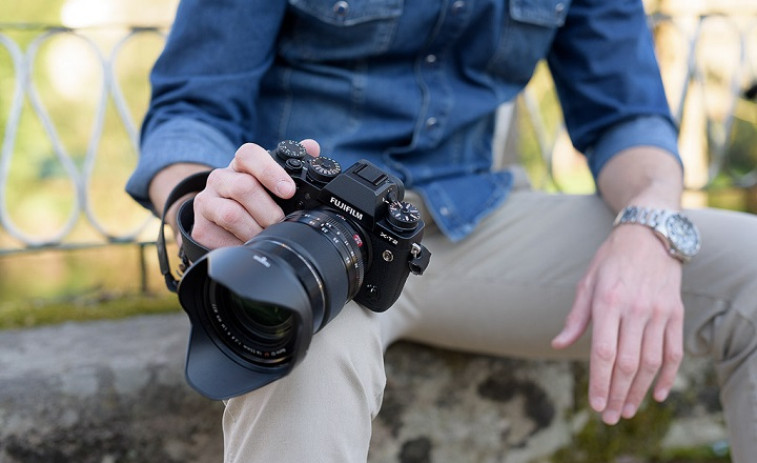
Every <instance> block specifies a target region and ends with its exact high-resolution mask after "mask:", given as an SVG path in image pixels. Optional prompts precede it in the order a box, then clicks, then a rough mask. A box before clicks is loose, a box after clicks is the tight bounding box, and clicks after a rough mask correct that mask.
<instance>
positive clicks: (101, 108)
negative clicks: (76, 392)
mask: <svg viewBox="0 0 757 463" xmlns="http://www.w3.org/2000/svg"><path fill="white" fill-rule="evenodd" d="M650 21H651V24H652V25H653V27H655V28H657V27H659V26H661V25H669V26H672V30H674V31H676V34H678V35H679V36H680V38H681V41H682V43H683V44H684V45H683V49H682V50H681V53H684V54H685V56H686V58H685V60H684V62H685V67H686V69H684V70H683V72H681V73H680V76H681V77H680V80H681V82H679V83H678V84H677V85H675V89H674V91H676V92H678V95H677V96H676V97H675V98H674V99H673V101H672V105H673V110H674V114H675V117H676V118H677V120H678V121H679V122H685V119H686V117H687V114H688V110H689V109H690V108H689V106H690V105H691V101H693V99H692V92H699V93H702V94H704V93H706V92H708V91H709V89H710V86H711V85H712V84H710V83H708V79H709V78H710V77H711V74H712V73H713V72H714V71H713V69H712V68H711V66H713V65H714V66H717V65H718V63H714V64H713V63H711V62H709V61H708V60H707V59H704V58H703V56H704V55H703V53H702V50H703V47H704V45H705V43H704V42H705V38H706V37H707V31H708V29H709V28H710V27H711V24H713V23H714V22H717V21H721V22H722V21H726V22H728V23H729V24H732V27H730V28H729V30H730V31H732V33H733V34H734V39H733V44H734V45H733V46H735V47H736V48H737V54H738V56H739V58H738V62H736V63H730V64H729V67H730V68H731V71H730V72H731V76H730V77H729V81H728V82H725V83H724V82H720V83H719V84H718V85H719V86H720V87H722V86H723V85H725V86H726V87H727V89H728V90H727V91H726V92H725V93H724V94H727V95H728V97H727V98H728V101H719V102H718V104H719V107H720V108H721V111H719V112H718V113H717V114H715V112H714V111H710V108H708V107H707V104H708V103H707V101H709V100H708V98H706V96H705V97H702V98H700V100H701V101H704V106H702V107H701V108H699V109H700V110H701V111H702V112H704V118H705V121H706V123H705V127H704V130H705V132H706V136H707V137H706V138H707V145H708V146H707V164H708V169H709V170H708V172H707V178H708V179H714V178H715V176H716V175H717V174H718V173H723V172H725V173H726V175H727V176H729V178H730V182H731V183H732V184H733V185H734V186H737V187H753V186H755V185H756V184H757V169H752V170H751V171H749V172H748V173H746V174H744V173H740V174H738V175H736V174H735V173H731V172H728V162H727V161H728V160H727V156H726V155H727V148H728V146H729V142H730V133H731V126H732V123H733V120H734V117H735V116H736V113H737V109H738V108H739V107H740V105H743V104H747V105H749V104H751V105H752V106H751V108H752V110H753V111H754V114H753V115H752V116H749V115H747V116H746V118H747V119H749V118H750V117H753V119H749V120H752V121H753V122H754V123H755V124H756V125H757V109H754V108H755V106H754V104H753V103H748V102H746V101H747V99H746V98H745V97H744V94H745V90H746V89H747V87H749V86H750V85H752V84H754V83H755V82H757V49H755V47H757V40H755V39H754V38H755V37H757V18H755V17H751V18H749V19H748V20H744V18H740V19H737V18H731V17H725V16H719V15H717V16H716V15H708V16H699V17H696V18H694V20H693V21H692V20H691V18H689V20H688V21H683V20H680V18H673V17H670V16H663V15H653V16H650ZM24 28H27V29H32V30H36V31H37V32H36V35H35V36H34V37H33V39H32V40H31V41H30V42H29V44H28V46H27V47H26V48H25V49H22V47H21V46H20V45H19V44H18V43H17V42H16V41H15V40H14V39H13V38H12V37H11V35H10V34H8V31H10V30H19V29H24ZM119 30H123V34H122V35H121V36H120V38H119V39H118V41H117V43H116V44H115V46H113V47H112V49H111V51H110V53H109V54H105V53H103V52H102V51H101V48H100V46H99V45H98V44H97V43H95V41H93V40H92V39H91V38H89V37H88V36H87V35H86V34H82V33H81V31H79V30H75V29H71V28H63V27H39V26H31V27H30V26H26V25H19V24H0V51H2V49H4V50H5V52H6V53H7V54H8V55H9V56H10V61H11V63H12V73H13V76H14V80H15V87H14V89H13V91H12V94H11V95H0V99H2V100H5V101H10V105H9V111H8V114H7V118H6V122H5V127H4V132H3V136H2V145H1V147H0V232H3V231H4V232H5V233H7V234H8V235H10V236H11V237H13V238H14V239H15V240H16V241H17V242H18V243H20V245H18V246H10V247H8V246H6V247H5V248H4V247H3V245H2V243H1V242H0V255H3V254H11V253H18V252H27V251H30V250H35V249H40V248H51V247H52V248H66V247H70V246H72V245H71V244H70V243H69V242H67V238H69V235H70V234H71V232H72V230H73V229H74V227H75V226H76V224H77V222H78V221H80V220H81V218H82V217H84V218H85V219H86V220H85V221H86V223H87V224H88V225H89V226H90V227H91V228H92V229H93V230H94V231H95V232H96V234H97V235H98V236H99V237H100V239H98V240H94V241H92V242H91V243H78V244H76V245H75V246H90V245H91V246H95V245H102V244H104V243H105V244H107V243H133V244H139V243H140V239H139V238H138V237H139V235H140V233H141V231H142V230H143V228H144V225H142V226H139V227H137V228H136V229H132V230H127V231H126V232H123V233H113V232H111V231H109V230H108V229H107V227H106V226H105V225H104V224H103V223H102V221H101V219H100V218H99V217H98V215H97V214H96V213H95V212H94V211H93V209H92V207H91V201H90V198H88V194H87V192H88V186H89V184H90V182H91V181H92V175H93V166H94V164H95V162H96V160H97V159H98V156H99V150H98V146H99V145H100V141H101V139H102V138H103V136H104V131H103V127H104V124H103V121H104V119H105V112H106V105H107V104H108V102H109V101H112V102H113V104H114V105H115V108H116V112H117V114H118V117H119V118H120V122H121V124H122V125H123V127H124V129H125V131H126V133H127V134H128V138H129V140H130V143H131V145H132V146H131V148H132V149H133V151H134V152H135V155H136V151H137V137H138V129H137V124H136V123H135V121H134V120H133V119H132V116H131V114H130V112H129V110H128V108H127V104H126V100H125V96H124V94H123V89H122V88H121V86H120V85H119V82H118V80H117V79H116V78H115V71H114V63H115V62H116V61H117V59H118V56H119V54H120V53H121V52H122V50H123V47H124V45H125V44H127V43H128V42H130V41H131V40H133V39H134V38H135V37H137V36H141V35H142V34H158V35H160V36H163V35H164V34H165V30H166V28H162V27H128V28H120V29H119ZM61 35H65V36H70V37H73V38H75V39H76V40H79V41H81V43H83V44H84V45H85V46H86V47H88V48H89V49H90V50H91V51H92V53H93V54H94V55H95V56H96V57H97V60H98V62H99V66H100V71H101V75H102V79H101V82H100V87H99V96H98V102H97V107H96V111H95V119H94V124H93V126H92V129H91V132H90V133H89V137H88V140H87V143H86V145H87V150H86V154H85V157H84V161H83V163H78V164H77V162H75V161H74V160H73V158H72V156H71V154H70V153H69V152H68V151H67V149H66V147H65V146H64V144H63V143H62V142H61V139H60V136H59V133H58V128H57V127H56V124H55V123H54V122H53V119H52V118H51V117H50V114H49V112H48V109H47V107H46V106H45V104H44V103H43V101H42V100H41V98H40V96H39V92H38V89H37V86H36V84H35V81H34V77H33V76H34V71H35V66H36V65H37V64H36V63H37V62H38V54H39V50H40V47H42V46H43V45H44V44H45V43H47V42H48V41H50V40H51V39H53V38H55V37H59V36H61ZM721 80H722V79H721ZM522 98H523V102H524V103H525V104H524V105H523V106H524V107H525V108H526V111H525V112H526V114H525V115H523V114H521V115H520V117H527V118H528V120H529V121H530V123H531V124H532V126H533V127H534V129H535V133H536V135H537V138H538V144H539V147H540V151H541V154H542V157H543V159H544V162H545V167H546V170H547V172H548V174H547V175H551V170H550V169H551V166H552V155H553V152H554V146H555V140H556V139H557V135H556V133H555V131H554V130H552V129H549V128H547V127H546V124H545V123H544V118H543V117H542V115H541V113H540V111H539V109H538V108H539V105H538V100H539V98H540V95H537V94H536V93H535V91H534V90H533V89H531V88H529V89H527V91H525V92H524V93H523V94H522ZM24 101H28V102H29V107H30V108H31V110H32V111H33V112H34V113H35V115H36V117H37V118H38V119H39V121H40V122H41V125H42V129H43V135H44V137H46V138H47V139H48V140H49V142H50V145H51V146H52V151H53V152H54V155H55V157H56V159H57V160H58V162H60V164H61V166H62V168H63V170H64V171H65V175H66V176H67V177H68V178H69V180H70V181H71V182H72V184H73V185H74V195H75V199H74V202H75V207H73V208H72V210H71V211H70V214H69V215H68V218H67V219H66V220H65V223H63V225H62V226H61V227H60V228H59V229H57V230H55V231H54V232H53V233H52V234H50V235H49V236H46V237H44V238H39V237H37V236H33V235H31V234H30V233H28V232H26V231H25V230H23V229H22V228H21V227H19V226H18V225H17V224H16V222H15V221H14V219H13V217H12V216H11V215H10V214H9V213H8V209H9V207H8V206H9V205H8V195H7V185H8V179H9V175H10V171H11V169H10V166H11V163H12V162H13V161H14V156H18V155H19V154H18V153H17V152H16V150H14V147H15V145H16V141H17V135H18V129H19V123H20V121H21V114H22V111H23V107H24ZM723 107H725V108H726V109H725V110H722V108H723ZM747 108H750V107H749V106H747ZM0 120H1V119H0ZM558 130H559V129H558ZM708 186H709V183H708V182H705V183H704V184H702V185H697V186H695V188H698V189H701V188H707V187H708ZM148 221H149V219H148ZM142 244H144V243H142Z"/></svg>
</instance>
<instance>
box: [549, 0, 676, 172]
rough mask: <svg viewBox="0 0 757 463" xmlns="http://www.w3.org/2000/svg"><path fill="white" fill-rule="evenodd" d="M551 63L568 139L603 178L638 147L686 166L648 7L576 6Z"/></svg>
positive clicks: (634, 0) (596, 2)
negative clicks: (623, 153) (620, 156)
mask: <svg viewBox="0 0 757 463" xmlns="http://www.w3.org/2000/svg"><path fill="white" fill-rule="evenodd" d="M547 62H548V64H549V67H550V70H551V72H552V76H553V78H554V81H555V88H556V89H557V93H558V97H559V99H560V104H561V106H562V109H563V113H564V117H565V124H566V126H567V129H568V133H569V134H570V137H571V140H572V141H573V145H574V146H575V148H576V149H577V150H579V151H581V152H582V153H584V155H586V156H587V158H588V162H589V166H590V168H591V171H592V174H593V175H594V177H595V178H596V177H597V176H598V175H599V171H600V170H601V169H602V167H603V166H604V165H605V164H606V162H607V161H608V160H609V159H610V158H612V157H613V156H614V155H615V154H617V153H618V152H619V151H620V150H622V149H625V148H630V147H632V146H642V145H650V146H657V147H660V148H663V149H665V150H666V151H667V152H669V153H670V154H671V155H672V156H674V157H676V158H677V159H678V161H679V163H680V162H681V159H680V156H679V154H678V147H677V127H676V125H675V123H674V121H673V119H672V116H671V114H670V108H669V106H668V102H667V98H666V96H665V90H664V88H663V83H662V79H661V77H660V70H659V66H658V64H657V58H656V56H655V49H654V42H653V41H652V35H651V33H650V31H649V28H648V26H647V19H646V14H645V12H644V8H643V4H642V2H641V1H638V0H573V2H572V5H571V7H570V9H569V11H568V16H567V18H566V21H565V25H564V26H563V27H561V28H560V29H559V30H558V32H557V34H556V36H555V40H554V42H553V45H552V49H551V51H550V53H549V55H548V57H547Z"/></svg>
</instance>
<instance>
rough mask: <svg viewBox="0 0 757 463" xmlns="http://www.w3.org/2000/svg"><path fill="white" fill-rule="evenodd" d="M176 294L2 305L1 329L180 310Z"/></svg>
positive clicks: (0, 307) (86, 298)
mask: <svg viewBox="0 0 757 463" xmlns="http://www.w3.org/2000/svg"><path fill="white" fill-rule="evenodd" d="M179 310H180V309H179V304H178V301H177V299H176V296H175V295H173V294H167V293H166V294H164V295H161V296H151V295H144V294H142V295H137V294H132V295H120V296H105V295H102V294H100V295H98V296H96V297H76V298H72V299H69V300H64V301H52V302H51V301H44V302H39V301H36V302H35V301H28V300H27V301H22V302H15V303H6V304H3V305H0V329H13V328H27V327H32V326H40V325H51V324H58V323H63V322H69V321H74V322H80V321H90V320H103V319H117V318H126V317H131V316H134V315H145V314H158V313H170V312H177V311H179Z"/></svg>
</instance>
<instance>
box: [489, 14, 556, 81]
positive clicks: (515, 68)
mask: <svg viewBox="0 0 757 463" xmlns="http://www.w3.org/2000/svg"><path fill="white" fill-rule="evenodd" d="M569 6H570V0H510V1H509V5H508V14H506V15H505V19H504V22H505V24H504V27H503V28H502V33H501V35H500V38H499V42H498V44H497V47H496V51H495V53H494V56H493V57H492V59H491V60H490V61H489V66H488V70H489V71H490V72H491V73H492V74H494V75H496V76H498V77H500V78H502V79H504V80H506V81H508V82H511V83H515V84H525V83H526V82H528V80H529V79H530V78H531V75H532V74H533V72H534V68H535V67H536V64H537V63H538V62H539V60H541V59H542V58H544V57H545V56H546V53H547V51H548V50H549V47H550V46H551V44H552V40H553V39H554V37H555V33H556V32H557V28H558V27H560V26H562V25H563V24H564V23H565V18H566V16H567V14H568V8H569Z"/></svg>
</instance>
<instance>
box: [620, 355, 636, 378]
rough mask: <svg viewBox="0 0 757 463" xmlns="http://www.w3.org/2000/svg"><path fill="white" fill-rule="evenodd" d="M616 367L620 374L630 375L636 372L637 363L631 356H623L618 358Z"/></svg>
mask: <svg viewBox="0 0 757 463" xmlns="http://www.w3.org/2000/svg"><path fill="white" fill-rule="evenodd" d="M616 367H617V369H618V371H619V372H620V373H623V374H626V375H632V374H634V373H636V371H637V370H638V368H639V362H638V360H637V359H636V358H634V357H632V356H627V355H624V356H620V357H618V360H617V363H616Z"/></svg>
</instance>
